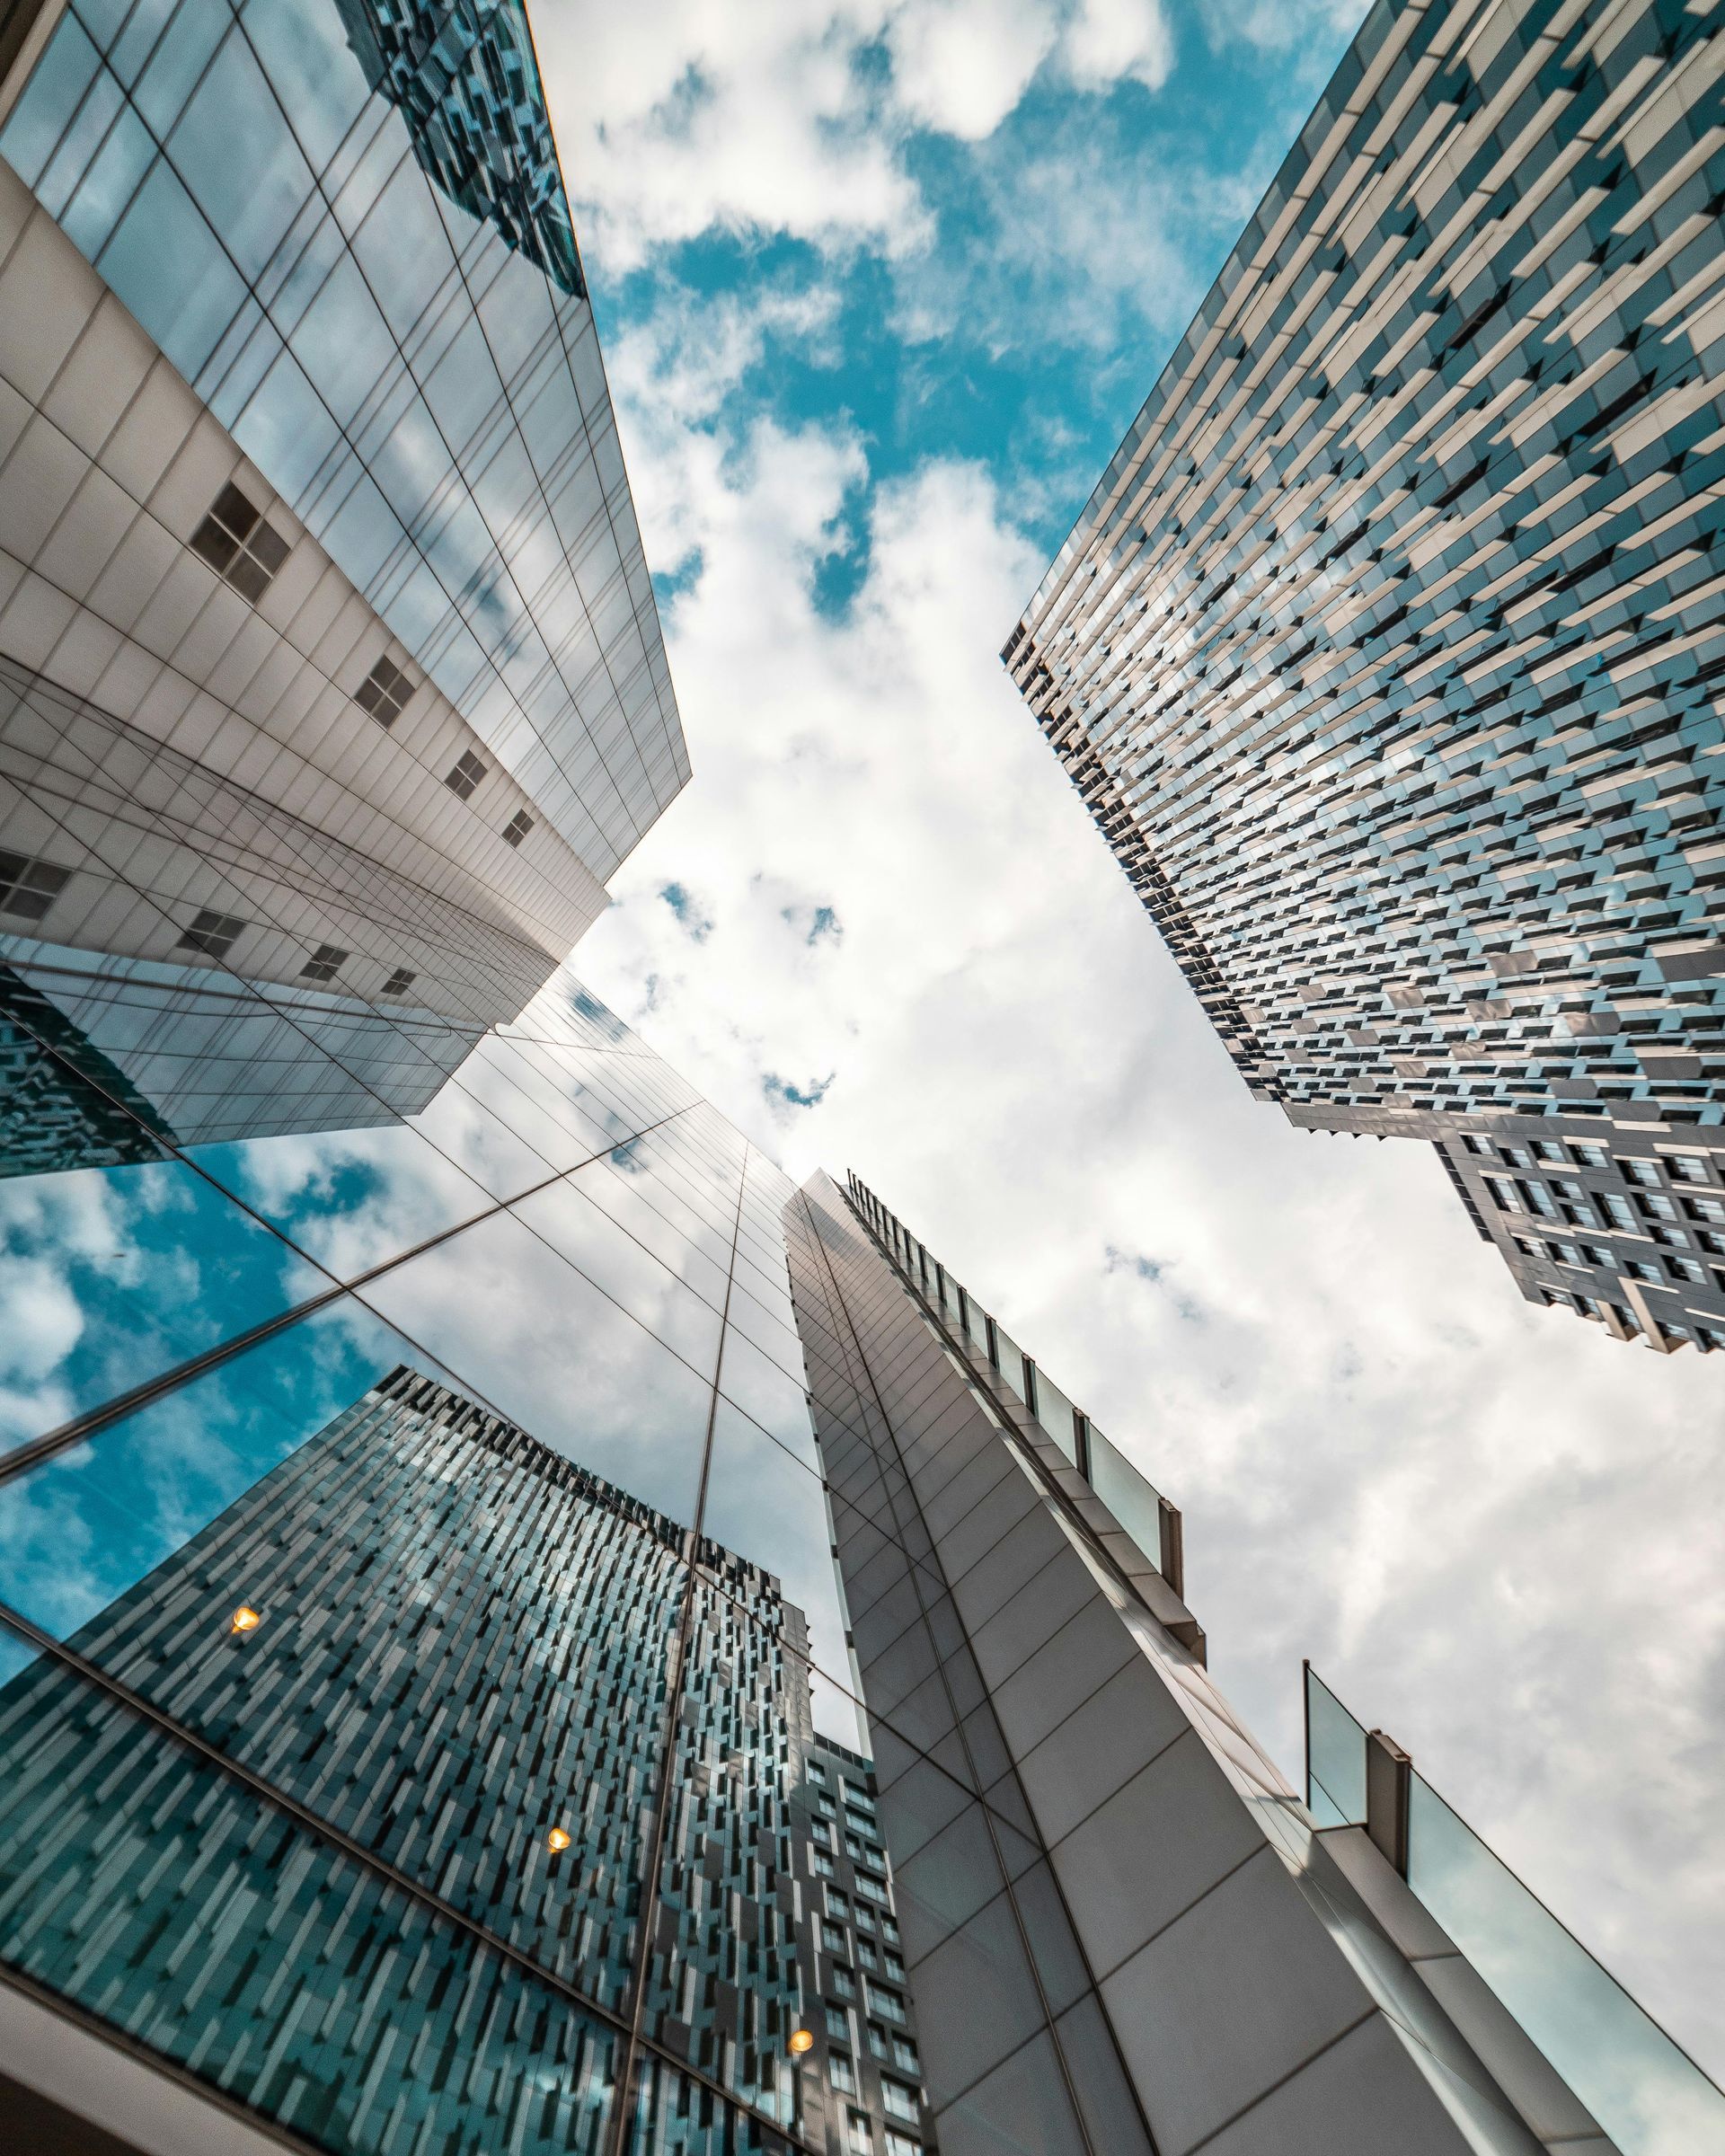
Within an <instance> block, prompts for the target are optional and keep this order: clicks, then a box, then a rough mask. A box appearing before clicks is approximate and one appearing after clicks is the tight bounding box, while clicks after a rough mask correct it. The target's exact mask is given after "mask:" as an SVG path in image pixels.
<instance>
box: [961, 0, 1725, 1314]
mask: <svg viewBox="0 0 1725 2156" xmlns="http://www.w3.org/2000/svg"><path fill="white" fill-rule="evenodd" d="M1721 39H1725V29H1721V24H1720V22H1719V20H1718V16H1717V12H1716V11H1715V10H1712V9H1709V8H1705V7H1699V8H1672V7H1668V6H1666V5H1664V4H1661V0H1629V4H1625V5H1623V6H1620V7H1613V8H1595V7H1575V8H1569V9H1562V8H1560V9H1555V10H1553V9H1552V8H1550V7H1548V6H1545V5H1544V4H1541V0H1488V4H1485V5H1482V6H1481V7H1478V8H1475V9H1473V10H1471V11H1469V17H1468V21H1467V22H1466V26H1465V29H1464V28H1463V27H1462V24H1461V21H1460V18H1459V17H1458V15H1457V12H1456V10H1455V9H1454V8H1451V7H1446V6H1441V5H1428V4H1423V0H1377V4H1376V5H1375V6H1373V8H1372V9H1371V11H1370V13H1369V14H1368V15H1367V18H1366V21H1365V22H1364V24H1363V26H1362V27H1361V29H1360V31H1359V34H1358V37H1357V39H1356V40H1355V41H1354V44H1353V46H1352V48H1351V49H1349V52H1348V54H1347V55H1346V56H1345V57H1344V58H1343V60H1342V62H1341V64H1340V67H1339V68H1338V70H1337V72H1336V74H1335V76H1334V78H1333V79H1332V80H1331V84H1330V85H1329V87H1328V88H1327V89H1326V90H1325V92H1324V93H1323V97H1322V98H1321V99H1320V100H1319V102H1318V104H1317V107H1316V109H1315V110H1314V112H1313V114H1312V117H1311V119H1310V120H1309V121H1308V122H1307V124H1306V126H1305V129H1304V131H1303V132H1302V134H1301V136H1300V138H1299V140H1298V142H1297V143H1296V145H1295V146H1294V147H1293V148H1292V149H1291V150H1290V151H1289V153H1288V155H1287V158H1286V160H1285V161H1284V163H1283V164H1282V167H1281V169H1280V171H1279V172H1278V174H1277V176H1276V178H1275V180H1274V181H1273V182H1272V183H1271V186H1270V188H1269V191H1268V193H1267V194H1266V195H1265V197H1264V199H1263V201H1262V202H1261V205H1260V207H1259V208H1258V211H1257V213H1256V215H1255V216H1253V218H1252V222H1251V223H1250V225H1248V226H1247V227H1246V230H1245V232H1244V233H1243V235H1242V237H1241V239H1240V241H1239V242H1238V243H1237V245H1236V246H1235V248H1234V252H1233V253H1232V255H1231V256H1230V258H1229V260H1228V262H1227V263H1226V265H1225V268H1224V269H1223V270H1222V272H1221V274H1220V275H1219V277H1218V278H1217V279H1216V284H1215V285H1214V287H1212V289H1211V291H1210V293H1209V295H1208V296H1207V298H1206V300H1205V301H1204V303H1203V305H1202V306H1201V307H1200V308H1199V313H1198V315H1197V317H1196V319H1195V320H1194V321H1193V323H1192V324H1191V326H1190V329H1189V330H1188V331H1187V333H1186V335H1185V337H1184V338H1183V339H1182V340H1181V343H1180V345H1179V347H1178V348H1177V349H1176V350H1175V351H1174V353H1173V355H1172V358H1170V359H1169V361H1168V363H1167V365H1166V366H1165V367H1164V368H1163V371H1162V374H1161V376H1160V377H1159V378H1158V380H1157V382H1156V384H1155V386H1154V389H1153V390H1152V392H1151V393H1150V396H1149V398H1148V400H1147V401H1146V403H1145V405H1144V408H1143V410H1142V411H1140V413H1139V414H1138V416H1137V419H1136V420H1134V422H1133V424H1132V426H1131V428H1130V429H1129V430H1128V434H1127V437H1126V439H1125V440H1124V441H1123V442H1122V443H1121V445H1120V447H1119V451H1118V453H1117V454H1116V455H1115V457H1114V459H1113V461H1112V462H1111V463H1110V465H1109V467H1108V470H1107V471H1106V472H1105V473H1103V475H1102V477H1101V481H1100V482H1098V484H1097V487H1096V490H1095V491H1094V492H1093V494H1092V497H1091V499H1090V501H1089V502H1088V503H1087V505H1086V506H1085V508H1084V511H1083V513H1082V515H1081V516H1080V517H1079V519H1078V522H1077V524H1076V525H1075V527H1074V529H1073V532H1072V534H1071V535H1070V536H1069V538H1068V539H1067V541H1066V544H1065V545H1064V546H1063V547H1062V549H1061V550H1060V552H1059V554H1058V555H1057V557H1056V559H1055V561H1054V562H1053V563H1052V564H1051V566H1050V567H1049V569H1048V573H1047V575H1046V576H1045V577H1044V579H1043V580H1042V583H1041V585H1040V587H1039V589H1038V590H1037V592H1036V594H1035V596H1034V597H1033V598H1032V599H1031V604H1030V605H1029V606H1028V608H1027V609H1026V611H1025V613H1024V614H1023V617H1022V620H1021V621H1020V622H1019V623H1018V625H1017V626H1016V627H1015V628H1014V630H1013V633H1012V635H1011V637H1010V638H1009V640H1008V641H1007V644H1006V647H1005V649H1004V653H1003V657H1004V660H1005V663H1006V666H1007V667H1008V670H1009V671H1010V673H1011V675H1012V677H1013V681H1014V682H1015V684H1016V685H1018V687H1019V689H1020V691H1021V692H1022V694H1023V696H1024V697H1025V699H1026V701H1027V702H1028V703H1029V705H1030V708H1031V711H1032V712H1033V714H1034V715H1035V717H1036V720H1037V722H1038V724H1039V726H1040V727H1041V729H1043V732H1044V734H1045V735H1046V737H1047V738H1048V741H1049V743H1050V744H1051V746H1052V747H1053V748H1054V750H1055V753H1056V754H1057V756H1058V757H1059V758H1060V760H1061V762H1062V764H1064V766H1065V768H1066V772H1067V773H1068V775H1069V776H1070V778H1071V780H1072V782H1073V784H1074V785H1075V787H1076V788H1077V790H1078V791H1079V793H1080V795H1081V796H1082V798H1083V800H1084V802H1085V804H1086V806H1087V807H1088V808H1089V809H1090V811H1091V814H1092V817H1094V819H1095V821H1096V823H1097V825H1098V827H1099V828H1100V829H1101V832H1102V834H1103V835H1104V837H1105V838H1106V839H1107V841H1108V843H1109V844H1110V846H1111V847H1112V849H1113V851H1114V853H1115V854H1116V856H1117V858H1118V859H1119V862H1120V865H1121V867H1122V868H1123V869H1124V870H1125V872H1126V874H1127V876H1128V879H1129V881H1130V882H1131V884H1132V886H1133V888H1134V889H1135V890H1136V891H1137V894H1138V896H1139V897H1140V899H1141V900H1142V901H1143V904H1144V906H1146V909H1147V911H1148V912H1149V913H1150V915H1151V916H1152V918H1153V919H1154V921H1155V922H1156V923H1157V925H1158V927H1159V928H1160V929H1161V931H1162V932H1163V936H1164V938H1165V939H1166V941H1167V943H1168V947H1169V949H1170V950H1171V951H1172V954H1173V956H1174V958H1175V959H1177V961H1178V962H1179V964H1180V966H1181V969H1182V970H1183V972H1184V973H1185V975H1186V976H1187V979H1188V980H1189V981H1190V984H1191V985H1192V987H1193V989H1194V991H1195V993H1196V994H1197V995H1198V997H1199V1001H1200V1003H1202V1005H1203V1007H1204V1009H1205V1011H1206V1012H1207V1014H1208V1016H1209V1017H1210V1019H1211V1021H1212V1022H1213V1023H1214V1024H1215V1026H1216V1030H1217V1032H1218V1034H1219V1035H1220V1037H1221V1039H1222V1041H1223V1043H1224V1045H1225V1047H1226V1048H1227V1050H1228V1052H1229V1054H1230V1056H1232V1057H1233V1058H1234V1063H1235V1065H1237V1066H1238V1068H1239V1070H1240V1072H1241V1074H1242V1075H1243V1078H1244V1079H1245V1081H1246V1082H1247V1084H1248V1085H1249V1086H1250V1087H1251V1089H1252V1092H1253V1093H1254V1095H1255V1096H1256V1097H1257V1098H1259V1099H1260V1100H1267V1101H1275V1102H1277V1103H1278V1104H1279V1105H1280V1106H1281V1108H1282V1109H1283V1110H1284V1112H1285V1113H1286V1114H1287V1117H1288V1118H1289V1119H1290V1121H1292V1122H1293V1123H1294V1124H1295V1125H1296V1126H1297V1127H1301V1128H1305V1129H1317V1130H1328V1131H1340V1132H1349V1133H1353V1134H1356V1135H1375V1136H1380V1137H1382V1136H1407V1137H1419V1138H1426V1139H1429V1140H1432V1141H1434V1142H1435V1143H1436V1144H1438V1148H1439V1150H1440V1153H1441V1156H1442V1160H1443V1164H1444V1166H1445V1168H1446V1171H1447V1172H1448V1174H1449V1176H1450V1178H1451V1180H1453V1181H1454V1182H1455V1184H1456V1185H1457V1186H1458V1188H1460V1189H1461V1190H1462V1191H1463V1193H1464V1196H1465V1198H1466V1201H1467V1203H1468V1206H1469V1209H1470V1212H1471V1214H1472V1215H1473V1219H1474V1221H1475V1224H1476V1225H1477V1226H1478V1227H1479V1229H1480V1232H1481V1233H1482V1235H1483V1236H1484V1237H1485V1238H1486V1239H1487V1240H1488V1241H1491V1242H1492V1243H1493V1244H1494V1245H1495V1247H1496V1248H1497V1250H1499V1253H1500V1255H1501V1256H1502V1257H1503V1258H1504V1259H1506V1261H1507V1262H1508V1265H1509V1268H1510V1270H1511V1272H1512V1273H1513V1274H1514V1276H1515V1277H1516V1279H1517V1283H1518V1285H1519V1286H1521V1288H1522V1291H1523V1293H1524V1294H1526V1296H1527V1297H1528V1298H1529V1299H1530V1300H1533V1301H1535V1302H1539V1303H1545V1304H1548V1305H1552V1306H1555V1307H1561V1308H1566V1309H1569V1310H1571V1311H1574V1312H1579V1313H1580V1314H1582V1315H1583V1316H1586V1317H1588V1318H1589V1319H1593V1320H1596V1321H1599V1322H1600V1323H1602V1324H1603V1325H1604V1326H1605V1327H1606V1329H1607V1330H1609V1331H1610V1332H1611V1333H1613V1334H1614V1336H1615V1337H1616V1338H1619V1339H1642V1340H1644V1341H1645V1342H1646V1343H1647V1344H1648V1345H1649V1346H1650V1347H1655V1348H1658V1349H1659V1350H1661V1351H1669V1350H1670V1349H1672V1348H1675V1347H1681V1346H1683V1345H1684V1344H1685V1343H1689V1342H1693V1343H1694V1344H1695V1345H1696V1346H1697V1347H1700V1348H1701V1349H1702V1350H1703V1352H1705V1351H1708V1350H1710V1349H1712V1348H1713V1347H1720V1346H1725V1235H1721V1224H1725V1216H1722V1215H1721V1206H1725V1197H1721V1196H1720V1195H1719V1194H1720V1193H1721V1192H1725V1180H1722V1179H1725V1135H1721V1129H1722V1127H1725V1030H1722V1029H1721V1019H1722V1018H1725V937H1721V932H1720V925H1719V891H1720V879H1721V862H1722V861H1725V824H1722V822H1721V807H1722V805H1725V792H1722V791H1721V762H1720V754H1721V747H1725V732H1722V731H1721V722H1720V715H1719V683H1720V678H1721V672H1725V610H1721V603H1720V600H1721V587H1722V580H1725V525H1722V524H1721V517H1720V512H1719V501H1718V494H1719V485H1720V480H1721V472H1722V471H1725V464H1721V458H1722V457H1725V446H1722V445H1725V389H1722V387H1721V375H1722V372H1725V320H1722V319H1721V314H1720V310H1719V306H1718V304H1717V295H1718V289H1719V280H1720V277H1721V270H1725V240H1722V239H1721V220H1720V216H1719V202H1720V195H1721V185H1725V164H1721V149H1720V142H1719V134H1718V126H1719V119H1720V91H1719V71H1720V53H1721Z"/></svg>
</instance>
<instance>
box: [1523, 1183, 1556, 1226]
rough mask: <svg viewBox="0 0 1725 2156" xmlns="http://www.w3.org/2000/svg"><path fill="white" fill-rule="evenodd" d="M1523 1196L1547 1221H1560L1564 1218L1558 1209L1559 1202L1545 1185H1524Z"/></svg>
mask: <svg viewBox="0 0 1725 2156" xmlns="http://www.w3.org/2000/svg"><path fill="white" fill-rule="evenodd" d="M1521 1194H1522V1196H1523V1197H1525V1198H1526V1200H1527V1203H1528V1204H1529V1205H1530V1206H1532V1207H1533V1209H1534V1211H1535V1213H1538V1214H1540V1215H1543V1216H1544V1218H1545V1219H1546V1220H1559V1219H1561V1217H1562V1215H1561V1214H1560V1213H1559V1212H1558V1209H1557V1200H1556V1199H1555V1198H1554V1197H1553V1196H1552V1194H1551V1192H1550V1191H1549V1190H1548V1189H1547V1188H1545V1186H1544V1183H1523V1184H1522V1186H1521Z"/></svg>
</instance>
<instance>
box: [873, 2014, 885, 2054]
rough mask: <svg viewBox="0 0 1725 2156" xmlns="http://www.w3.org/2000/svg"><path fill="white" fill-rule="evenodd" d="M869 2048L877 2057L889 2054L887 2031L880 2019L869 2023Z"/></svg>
mask: <svg viewBox="0 0 1725 2156" xmlns="http://www.w3.org/2000/svg"><path fill="white" fill-rule="evenodd" d="M869 2049H870V2050H871V2052H872V2053H873V2054H874V2055H875V2057H876V2058H877V2059H884V2058H885V2057H886V2055H887V2032H886V2030H885V2029H884V2028H881V2026H880V2023H879V2022H878V2021H871V2022H870V2023H869Z"/></svg>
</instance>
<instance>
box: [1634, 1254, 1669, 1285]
mask: <svg viewBox="0 0 1725 2156" xmlns="http://www.w3.org/2000/svg"><path fill="white" fill-rule="evenodd" d="M1624 1270H1625V1271H1627V1272H1631V1273H1632V1274H1633V1275H1634V1276H1635V1277H1636V1279H1638V1280H1657V1281H1659V1282H1660V1283H1661V1284H1663V1282H1664V1279H1665V1275H1664V1274H1663V1273H1662V1272H1660V1270H1659V1267H1658V1266H1657V1265H1655V1264H1654V1263H1653V1261H1652V1259H1649V1258H1632V1259H1630V1261H1629V1263H1628V1265H1627V1266H1626V1267H1625V1268H1624Z"/></svg>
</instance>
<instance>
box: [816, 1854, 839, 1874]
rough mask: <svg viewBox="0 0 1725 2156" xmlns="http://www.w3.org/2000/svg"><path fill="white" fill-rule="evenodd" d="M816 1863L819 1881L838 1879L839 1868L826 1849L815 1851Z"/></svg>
mask: <svg viewBox="0 0 1725 2156" xmlns="http://www.w3.org/2000/svg"><path fill="white" fill-rule="evenodd" d="M814 1863H815V1877H816V1878H818V1879H832V1878H837V1877H838V1867H837V1866H836V1864H835V1863H834V1862H833V1860H832V1859H831V1858H830V1857H829V1856H828V1855H827V1851H825V1850H824V1849H818V1850H816V1851H815V1852H814Z"/></svg>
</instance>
